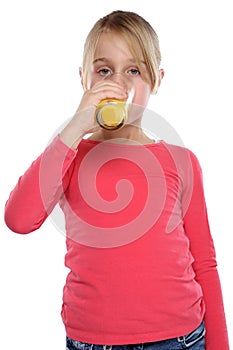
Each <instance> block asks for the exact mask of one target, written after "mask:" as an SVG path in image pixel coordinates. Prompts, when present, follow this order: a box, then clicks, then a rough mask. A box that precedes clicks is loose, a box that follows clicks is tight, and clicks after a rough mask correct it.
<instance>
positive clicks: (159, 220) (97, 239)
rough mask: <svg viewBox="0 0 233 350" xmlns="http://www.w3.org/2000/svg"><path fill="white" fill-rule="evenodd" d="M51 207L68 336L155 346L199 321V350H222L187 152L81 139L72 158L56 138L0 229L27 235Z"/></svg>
mask: <svg viewBox="0 0 233 350" xmlns="http://www.w3.org/2000/svg"><path fill="white" fill-rule="evenodd" d="M57 203H59V204H60V207H61V208H62V210H63V212H64V215H65V220H66V231H67V232H66V233H67V254H66V258H65V263H66V266H67V267H68V268H69V269H70V273H69V274H68V276H67V281H66V285H65V287H64V296H63V307H62V318H63V322H64V325H65V328H66V332H67V335H68V337H70V338H72V339H76V340H79V341H83V342H88V343H94V344H111V345H114V344H130V343H140V342H151V341H158V340H163V339H168V338H173V337H178V336H181V335H184V334H186V333H189V332H191V331H192V330H194V329H195V328H196V327H197V326H198V325H199V324H200V323H201V321H202V319H203V317H204V320H205V327H206V329H207V334H206V342H207V345H206V348H207V350H219V349H221V350H227V349H229V344H228V337H227V328H226V321H225V315H224V307H223V301H222V293H221V286H220V282H219V277H218V272H217V268H216V266H217V264H216V258H215V250H214V244H213V240H212V238H211V234H210V230H209V224H208V215H207V210H206V204H205V198H204V192H203V183H202V172H201V168H200V165H199V162H198V160H197V158H196V157H195V155H194V154H193V153H192V152H191V151H189V150H187V149H185V148H183V147H178V146H173V145H169V144H166V143H165V142H160V143H157V144H153V145H146V146H139V145H123V144H114V143H109V142H104V143H99V142H95V141H89V140H83V141H82V142H81V143H80V145H79V147H78V151H77V152H76V151H73V150H71V149H69V148H68V147H66V146H65V145H64V144H63V143H62V142H61V140H60V139H59V137H58V136H57V137H56V138H55V139H54V140H53V141H52V143H51V144H50V145H49V146H48V147H47V148H46V150H45V151H44V152H43V154H42V155H41V156H40V157H39V158H38V159H37V160H35V162H33V163H32V165H31V167H30V168H29V169H28V170H27V171H26V173H25V174H24V175H23V176H22V177H21V178H20V179H19V182H18V184H17V185H16V187H15V188H14V190H13V191H12V192H11V194H10V197H9V200H8V202H7V203H6V208H5V221H6V224H7V225H8V227H9V228H10V229H11V230H13V231H15V232H18V233H29V232H31V231H34V230H36V229H38V228H39V227H40V226H41V225H42V223H43V222H44V220H45V219H46V218H47V216H48V215H49V214H50V213H51V211H52V209H53V208H54V206H55V205H56V204H57ZM51 254H52V253H51Z"/></svg>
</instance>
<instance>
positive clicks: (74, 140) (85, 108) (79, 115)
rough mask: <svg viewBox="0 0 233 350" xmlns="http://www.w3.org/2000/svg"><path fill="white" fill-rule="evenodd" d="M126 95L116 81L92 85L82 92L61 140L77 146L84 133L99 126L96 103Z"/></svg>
mask: <svg viewBox="0 0 233 350" xmlns="http://www.w3.org/2000/svg"><path fill="white" fill-rule="evenodd" d="M127 97H128V93H127V91H126V88H125V87H123V86H121V85H120V84H118V83H116V82H113V81H110V80H103V81H101V82H98V83H96V84H95V85H93V86H92V87H91V88H90V89H88V90H86V91H85V92H84V94H83V97H82V99H81V102H80V104H79V107H78V109H77V111H76V113H75V115H74V116H73V118H72V119H71V121H70V122H69V124H68V125H67V126H66V127H65V128H64V129H63V131H62V132H61V133H60V137H61V139H62V141H63V142H64V143H66V144H67V145H68V146H69V147H72V148H77V146H78V144H79V142H80V141H81V139H82V138H83V136H84V135H86V134H88V133H93V132H95V131H97V130H98V129H99V128H100V126H99V125H98V123H97V121H96V118H95V110H96V107H97V105H98V103H99V102H100V101H101V100H103V99H105V98H116V99H119V100H126V99H127Z"/></svg>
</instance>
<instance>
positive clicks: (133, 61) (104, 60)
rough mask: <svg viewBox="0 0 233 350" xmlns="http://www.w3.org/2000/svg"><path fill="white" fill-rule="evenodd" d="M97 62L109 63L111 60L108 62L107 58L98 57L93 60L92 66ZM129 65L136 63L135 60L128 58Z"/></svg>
mask: <svg viewBox="0 0 233 350" xmlns="http://www.w3.org/2000/svg"><path fill="white" fill-rule="evenodd" d="M98 62H104V63H111V60H109V59H108V58H107V57H99V58H96V59H94V61H93V64H95V63H98ZM128 62H129V63H134V64H135V63H136V60H135V59H134V58H130V59H129V60H128ZM140 63H142V64H144V65H146V62H144V61H142V60H140Z"/></svg>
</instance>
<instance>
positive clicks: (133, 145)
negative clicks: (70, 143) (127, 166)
mask: <svg viewBox="0 0 233 350" xmlns="http://www.w3.org/2000/svg"><path fill="white" fill-rule="evenodd" d="M153 141H154V142H153V143H146V144H140V143H138V142H136V141H132V143H130V142H129V143H120V142H112V139H109V140H105V141H97V140H90V139H85V138H83V139H82V141H81V142H82V143H89V144H93V145H99V144H105V145H106V146H111V147H127V148H128V147H129V148H138V147H146V148H150V147H157V146H159V145H161V144H163V143H164V141H163V140H161V139H158V140H153Z"/></svg>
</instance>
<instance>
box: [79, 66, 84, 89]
mask: <svg viewBox="0 0 233 350" xmlns="http://www.w3.org/2000/svg"><path fill="white" fill-rule="evenodd" d="M79 76H80V79H81V84H82V87H83V89H84V86H83V71H82V67H79Z"/></svg>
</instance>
